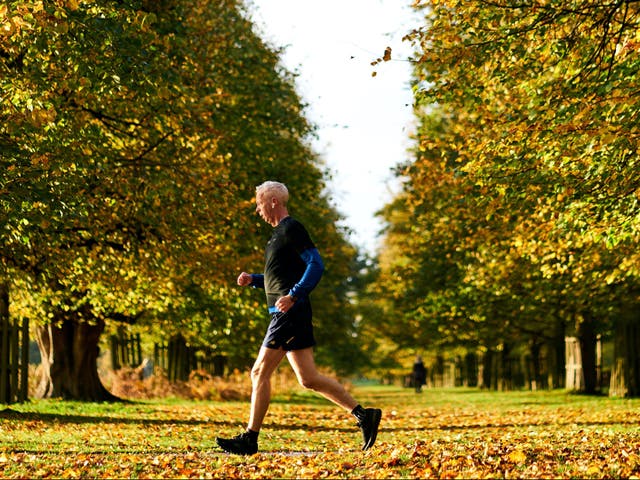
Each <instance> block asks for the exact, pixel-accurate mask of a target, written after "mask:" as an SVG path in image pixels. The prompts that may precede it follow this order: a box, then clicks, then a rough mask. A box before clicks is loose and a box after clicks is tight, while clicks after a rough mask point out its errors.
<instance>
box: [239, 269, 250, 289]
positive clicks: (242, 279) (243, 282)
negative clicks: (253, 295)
mask: <svg viewBox="0 0 640 480" xmlns="http://www.w3.org/2000/svg"><path fill="white" fill-rule="evenodd" d="M252 281H253V278H252V277H251V274H250V273H247V272H242V273H241V274H240V275H238V285H240V286H241V287H246V286H247V285H251V282H252Z"/></svg>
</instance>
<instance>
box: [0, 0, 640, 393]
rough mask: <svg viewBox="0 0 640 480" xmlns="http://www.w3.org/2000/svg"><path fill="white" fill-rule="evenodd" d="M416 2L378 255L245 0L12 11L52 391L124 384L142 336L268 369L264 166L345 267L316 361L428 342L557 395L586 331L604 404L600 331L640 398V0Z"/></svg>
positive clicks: (346, 361) (326, 289) (373, 355)
mask: <svg viewBox="0 0 640 480" xmlns="http://www.w3.org/2000/svg"><path fill="white" fill-rule="evenodd" d="M414 6H415V8H416V9H417V10H418V11H419V12H420V13H421V14H422V15H423V16H424V17H423V18H424V24H423V26H422V28H419V29H417V30H415V31H413V32H407V40H408V41H411V42H412V43H413V45H414V46H415V49H416V53H415V57H414V58H412V59H411V61H412V62H413V65H414V82H413V88H414V93H415V114H416V132H415V140H416V141H415V147H414V148H413V149H412V151H411V155H412V159H411V161H409V162H407V163H406V164H400V165H398V166H397V169H396V172H397V176H398V178H399V179H401V180H402V189H401V191H400V193H399V194H398V195H397V196H396V197H395V198H394V199H393V201H391V202H390V203H389V204H387V205H386V206H385V207H384V208H383V210H382V211H381V212H380V215H381V217H382V219H383V220H384V221H385V222H386V229H385V231H384V238H383V246H382V248H381V249H380V252H379V255H378V257H377V258H376V259H373V260H372V261H369V260H371V259H363V258H362V257H360V256H359V255H358V252H357V251H356V250H355V248H354V247H353V246H352V245H351V244H350V243H349V242H348V241H347V240H346V238H347V237H346V235H345V234H346V231H344V229H343V228H342V227H339V224H340V222H339V220H340V218H341V217H340V213H339V211H337V210H336V208H335V207H334V206H333V205H332V202H331V197H330V194H329V193H328V191H327V185H326V181H327V180H328V178H329V177H330V174H329V173H328V172H327V171H325V169H324V167H323V164H322V162H321V159H320V158H318V156H317V154H316V153H314V152H313V150H312V149H311V147H310V144H311V139H312V137H313V135H314V126H313V125H311V124H310V123H309V122H308V121H307V119H306V118H305V105H304V104H303V103H302V101H301V100H300V98H299V95H298V94H297V92H296V89H295V75H294V74H293V73H292V72H289V71H287V70H286V69H284V68H283V66H282V65H281V64H280V61H279V54H280V52H279V51H278V49H277V48H275V47H273V46H270V45H268V44H266V43H265V42H264V41H263V40H262V39H261V38H260V36H259V34H258V33H256V29H255V26H254V25H253V24H252V23H251V20H250V15H249V12H248V11H247V6H246V5H245V4H244V3H243V2H242V0H215V1H214V0H201V1H194V0H91V1H89V0H86V1H85V0H9V1H7V2H4V3H3V4H2V5H0V98H1V101H0V228H2V233H1V234H0V300H2V302H1V303H2V305H0V307H1V308H0V315H2V316H3V317H4V318H5V319H6V318H9V317H11V318H14V319H23V318H24V319H29V324H30V325H31V326H32V336H33V338H35V339H36V340H37V342H38V345H39V348H40V353H41V356H42V364H43V372H44V375H43V377H42V381H41V384H40V388H39V391H38V395H39V396H41V397H64V398H73V399H79V400H106V399H110V398H112V396H111V394H110V393H109V392H108V391H107V390H106V389H105V388H104V386H103V385H102V383H101V380H100V378H99V375H98V372H97V366H96V362H97V358H98V355H99V346H101V345H104V344H105V342H104V341H102V340H103V337H104V336H105V333H106V332H113V331H115V330H116V329H118V328H123V327H125V328H129V329H135V330H136V331H137V332H142V333H143V334H144V335H145V336H146V337H147V338H151V339H154V340H158V341H166V340H168V339H171V338H175V336H177V335H180V336H181V337H183V338H184V341H186V342H187V344H188V345H189V346H190V347H193V348H198V347H203V348H206V349H207V350H208V351H212V352H214V353H216V354H220V355H224V356H225V357H226V359H227V361H228V366H229V367H231V368H233V367H238V368H246V367H247V366H248V365H250V363H251V361H252V359H253V357H254V355H255V353H256V351H257V348H258V347H259V343H260V341H261V339H262V335H263V333H264V328H265V326H266V321H267V318H266V315H265V307H264V297H263V293H262V292H260V291H255V290H253V289H239V288H237V287H236V285H235V279H236V277H237V275H238V273H239V271H241V270H246V271H259V270H260V269H261V268H262V261H263V248H264V244H265V242H266V240H267V239H268V236H269V233H270V227H269V226H268V225H266V224H264V222H262V221H261V220H260V219H259V218H258V217H257V216H256V215H255V206H254V198H253V197H254V191H255V186H256V185H258V184H259V183H261V182H263V181H264V180H267V179H276V180H280V181H283V182H284V183H286V184H287V185H288V186H289V189H290V191H291V197H292V198H291V204H290V210H291V212H292V214H293V215H294V216H296V217H298V218H300V219H301V220H302V221H303V222H304V223H305V224H307V225H308V226H309V229H310V231H311V234H312V236H313V238H314V240H315V242H316V244H317V245H318V247H319V249H320V251H321V254H322V256H323V259H324V260H325V265H326V267H327V270H326V272H325V275H324V277H323V280H322V282H321V283H320V285H319V286H318V288H317V291H316V292H314V296H315V297H316V298H317V299H321V300H320V301H316V302H315V303H314V318H315V325H316V334H317V337H318V340H319V346H318V350H317V356H318V363H320V364H323V365H329V366H331V367H333V368H334V369H335V370H336V371H338V372H339V373H354V372H359V371H363V370H362V369H366V368H367V367H375V368H377V369H379V370H378V371H384V370H386V369H392V368H397V367H398V365H399V364H402V365H403V368H405V367H408V365H407V364H406V363H407V362H408V360H407V359H408V358H409V357H410V356H412V354H413V353H415V352H416V351H419V352H420V353H423V354H425V355H426V356H428V357H429V359H431V360H433V362H435V364H437V363H438V362H441V360H442V358H444V357H447V358H458V359H460V361H459V362H458V363H459V365H461V366H462V367H464V368H463V370H464V369H465V368H466V367H468V368H466V373H465V375H466V379H465V381H467V382H468V384H470V385H471V384H477V382H478V377H479V376H480V377H481V382H480V383H481V384H482V385H483V386H490V387H494V388H511V387H512V386H514V380H513V374H514V372H513V371H512V370H511V368H512V366H513V359H514V358H516V357H517V358H526V362H527V367H526V370H527V371H528V372H529V373H528V380H529V383H530V385H531V386H532V387H535V386H538V387H547V388H554V387H562V386H563V385H564V378H565V338H566V337H576V338H577V339H578V342H577V344H578V345H579V349H580V357H581V362H582V369H583V379H584V386H583V387H584V390H585V391H587V392H594V391H596V390H597V388H598V372H597V369H596V352H597V345H598V343H597V342H598V339H605V340H607V341H608V342H610V343H611V344H613V346H614V352H613V366H612V372H611V383H610V389H609V391H610V394H612V395H619V396H638V395H640V356H639V354H638V352H640V250H639V249H638V241H639V235H640V165H639V162H638V141H639V136H640V127H639V126H638V119H639V118H640V115H639V113H640V112H639V110H640V95H639V93H640V90H639V89H638V85H639V84H640V73H639V71H638V70H639V68H640V55H638V52H639V51H640V28H639V25H638V22H639V21H640V2H638V1H634V0H606V1H600V0H598V1H595V0H574V1H569V2H567V1H560V0H521V1H511V0H431V1H426V0H425V1H420V0H418V1H416V2H414ZM319 41H320V40H319ZM388 53H389V55H387V52H385V58H384V60H388V59H390V53H391V51H390V50H389V52H388ZM374 63H375V62H374ZM380 121H384V119H380ZM365 354H366V355H365ZM478 359H479V360H478ZM478 361H480V363H479V364H478V363H477V362H478ZM403 362H404V363H403ZM474 362H475V363H474ZM431 366H432V367H433V363H432V365H431ZM465 366H466V367H465ZM472 372H475V373H472ZM478 372H480V375H478ZM473 375H475V379H471V378H470V377H471V376H473Z"/></svg>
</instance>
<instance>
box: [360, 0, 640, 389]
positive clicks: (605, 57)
mask: <svg viewBox="0 0 640 480" xmlns="http://www.w3.org/2000/svg"><path fill="white" fill-rule="evenodd" d="M417 3H419V4H420V5H418V8H421V9H422V10H421V11H422V12H423V13H424V18H425V23H424V27H423V28H421V29H419V30H417V31H415V32H413V33H411V34H410V35H409V38H410V39H411V40H412V41H413V42H414V43H415V45H416V48H417V53H416V58H415V70H414V72H415V83H414V89H415V109H416V118H417V132H416V139H417V142H416V147H415V151H414V152H413V153H414V155H413V157H414V158H413V160H412V161H411V162H409V163H407V164H406V165H400V166H399V167H398V169H397V174H398V176H399V177H401V178H402V179H404V181H405V183H404V187H403V190H402V192H401V193H400V194H398V195H397V197H396V198H395V199H394V200H393V201H392V202H390V203H389V204H388V205H387V206H386V207H385V208H384V210H383V211H382V212H381V215H382V217H383V218H384V220H385V221H386V222H387V225H388V228H387V230H386V236H385V245H384V247H383V248H382V250H381V253H380V259H379V260H380V262H379V269H378V272H377V277H376V280H375V282H373V283H372V284H371V285H370V287H369V296H370V298H374V299H376V303H377V308H378V309H379V313H378V316H377V318H381V319H384V320H381V322H382V323H383V324H384V325H385V328H387V331H388V332H389V334H390V336H391V338H393V339H394V341H395V342H396V344H397V345H398V346H400V347H410V348H415V347H416V346H420V347H422V348H424V349H428V351H429V352H431V353H433V354H437V353H442V352H448V354H449V355H458V356H460V357H461V358H465V356H466V355H467V354H469V353H471V354H474V355H475V354H482V356H483V358H485V359H487V358H489V359H490V358H491V356H492V355H493V356H494V357H495V356H498V357H500V356H502V357H503V358H506V357H509V356H510V355H511V354H512V353H513V352H516V351H520V352H524V353H526V354H527V357H528V358H529V361H530V362H531V365H532V370H533V372H534V373H533V375H532V380H535V381H537V385H538V386H540V385H545V386H548V387H558V386H562V385H563V384H562V379H563V376H564V338H565V336H575V337H577V338H578V340H579V344H580V350H581V356H582V363H583V369H584V390H585V391H587V392H593V391H594V390H595V388H596V369H595V353H596V340H597V338H598V337H600V338H604V339H609V340H610V341H611V342H612V343H613V345H614V353H613V356H614V362H613V367H612V372H611V375H612V379H611V385H610V394H612V395H620V396H637V395H640V249H639V248H638V242H639V240H640V238H639V235H640V163H639V160H638V154H639V151H638V146H639V138H640V127H639V125H638V121H639V119H640V95H639V93H640V90H639V89H638V85H639V84H640V72H639V68H640V55H639V54H638V53H639V52H640V28H639V27H640V25H639V22H640V2H637V1H630V0H606V1H593V0H575V1H569V2H567V1H559V0H522V1H511V0H469V1H467V0H464V1H462V0H461V1H456V0H442V1H424V2H417ZM383 292H384V295H382V293H383ZM391 317H392V318H394V322H388V318H391ZM485 370H486V369H485ZM541 372H546V376H545V378H541V376H542V373H541ZM485 373H486V371H485ZM498 373H499V375H500V377H501V378H500V379H499V382H502V385H503V386H505V387H507V388H508V384H509V380H510V379H509V371H508V368H507V367H506V363H505V364H503V368H502V370H498ZM490 380H491V379H487V381H490ZM493 384H495V383H493ZM498 385H500V383H498Z"/></svg>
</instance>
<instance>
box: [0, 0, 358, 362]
mask: <svg viewBox="0 0 640 480" xmlns="http://www.w3.org/2000/svg"><path fill="white" fill-rule="evenodd" d="M0 26H1V28H2V34H0V70H2V75H0V91H2V92H3V93H2V97H1V98H2V103H1V105H0V146H1V147H2V148H1V154H0V155H1V156H0V192H1V193H2V194H1V195H0V223H1V224H2V225H3V227H2V228H3V234H2V236H0V238H1V240H0V265H1V266H2V270H0V274H2V275H3V276H8V277H9V278H11V280H12V305H11V308H12V315H15V316H28V317H30V318H33V319H36V320H38V321H39V322H41V323H42V322H47V321H49V320H50V319H52V318H54V317H55V318H62V317H65V318H71V317H72V318H77V319H80V320H82V319H83V318H82V317H81V315H82V314H81V313H80V312H81V311H83V312H85V313H84V315H85V316H84V320H88V321H91V320H92V318H94V319H95V318H106V319H109V318H123V319H128V320H129V321H131V322H132V321H134V319H138V324H139V325H140V326H141V327H145V328H148V329H149V331H150V332H152V333H153V335H155V336H156V337H157V338H158V339H163V338H166V337H167V336H168V335H171V334H173V333H176V332H178V331H180V332H183V333H184V334H185V336H186V337H187V338H188V339H189V341H190V342H191V343H193V344H205V345H212V346H214V347H215V348H217V349H218V350H219V351H220V352H222V353H225V354H228V355H230V356H231V357H232V358H236V359H238V362H240V363H242V364H243V365H244V363H245V362H246V361H247V357H249V356H250V355H253V353H254V352H253V348H254V347H255V345H256V343H257V341H259V339H260V338H261V337H262V334H263V329H264V327H265V315H264V314H263V312H264V307H263V298H261V297H260V298H259V297H258V296H255V295H250V294H249V293H248V292H242V293H240V292H239V291H238V290H237V289H235V288H234V284H235V278H236V276H237V274H238V273H239V272H240V271H241V270H250V269H254V270H258V269H260V268H261V256H262V244H263V243H265V242H266V240H267V238H268V229H267V228H266V227H265V226H263V225H259V223H258V219H257V217H255V216H254V208H255V207H254V206H253V205H252V202H253V195H254V188H255V185H257V184H259V183H261V182H263V181H264V180H266V179H271V178H273V179H277V180H281V181H283V182H285V183H286V184H287V185H288V186H289V188H290V190H291V193H292V197H293V199H294V200H293V203H294V205H295V206H296V210H299V212H300V217H301V218H302V220H303V221H304V220H306V221H308V222H309V223H310V224H312V225H313V229H311V230H312V232H311V233H312V235H313V236H314V239H315V240H316V242H317V243H318V246H319V248H320V250H321V252H322V253H323V256H325V258H326V259H327V263H328V265H329V266H330V268H329V271H328V274H327V276H326V278H325V279H324V280H323V287H322V289H324V290H322V289H321V290H320V292H321V294H325V293H327V292H328V291H332V292H334V293H333V294H332V295H330V296H329V300H328V301H327V302H326V303H325V305H324V306H323V308H324V309H326V310H325V312H323V313H324V315H323V316H324V317H325V318H331V319H333V323H329V324H328V325H327V326H328V327H329V328H331V329H334V330H335V334H336V335H339V333H340V332H341V331H344V330H346V329H348V328H349V326H348V323H349V321H348V318H347V317H346V316H345V315H344V314H342V313H337V312H343V311H344V309H343V308H341V307H342V305H343V304H344V300H345V297H344V292H341V291H340V285H341V283H342V282H343V280H342V278H344V277H347V276H348V275H349V265H350V263H351V258H352V257H353V256H354V255H355V252H354V250H353V248H352V247H351V246H350V245H348V243H347V242H346V241H345V239H344V236H343V235H342V232H341V231H339V230H338V229H337V228H336V227H335V220H337V218H338V215H337V213H336V212H335V211H334V210H333V208H332V207H331V206H330V202H329V198H328V197H327V196H326V194H324V193H323V192H324V191H325V185H324V179H323V172H322V170H321V169H320V168H319V166H318V163H319V162H318V161H317V158H316V157H315V155H314V154H313V152H312V151H311V150H310V148H309V146H308V137H309V135H311V134H312V133H313V127H312V126H310V125H309V124H308V122H307V121H306V119H305V118H304V116H303V109H304V106H303V105H302V104H301V102H300V100H299V98H298V96H297V93H296V91H295V88H294V85H293V77H292V75H291V74H289V73H288V72H285V71H283V69H282V68H281V66H280V65H279V63H278V62H279V58H278V52H275V51H273V50H272V49H270V48H269V47H268V46H267V45H265V44H264V42H263V41H262V40H261V39H260V38H259V37H257V36H256V35H255V33H254V32H253V29H252V25H251V23H250V22H249V21H248V20H247V19H246V15H245V14H244V11H243V6H242V4H241V3H240V2H239V1H237V0H225V1H223V2H214V1H205V2H192V1H188V0H165V1H162V2H152V1H146V0H144V1H134V0H127V1H124V2H121V1H118V2H116V1H108V0H102V1H97V2H85V1H77V0H68V1H59V2H34V1H27V0H24V1H23V0H20V1H17V0H14V1H11V2H8V3H5V4H3V5H2V6H0ZM296 213H297V211H296ZM335 292H337V293H335ZM319 296H320V295H319ZM83 305H84V306H85V308H83ZM87 306H88V307H89V308H86V307H87ZM87 312H88V313H87ZM249 345H251V347H249ZM249 348H252V351H251V352H248V349H249Z"/></svg>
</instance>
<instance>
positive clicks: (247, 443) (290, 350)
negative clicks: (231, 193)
mask: <svg viewBox="0 0 640 480" xmlns="http://www.w3.org/2000/svg"><path fill="white" fill-rule="evenodd" d="M288 200H289V192H288V190H287V187H286V186H285V185H284V184H282V183H280V182H273V181H268V182H264V183H263V184H262V185H259V186H258V187H257V188H256V212H257V213H258V215H260V217H262V219H263V220H264V221H266V222H267V223H269V224H270V225H271V226H272V227H274V230H273V233H272V235H271V238H270V240H269V242H268V243H267V246H266V248H265V268H264V274H249V273H246V272H242V273H241V274H240V275H239V276H238V285H240V286H252V287H256V288H264V290H265V293H266V296H267V305H268V307H269V314H270V315H271V322H270V323H269V327H268V329H267V333H266V335H265V337H264V340H263V342H262V347H261V348H260V352H259V353H258V358H257V359H256V361H255V363H254V365H253V368H252V369H251V384H252V392H251V410H250V416H249V424H248V427H247V430H246V431H245V432H242V433H241V434H239V435H237V436H235V437H233V438H217V439H216V440H217V443H218V445H219V446H220V447H221V448H222V449H223V450H225V451H226V452H229V453H235V454H244V455H250V454H254V453H256V452H257V451H258V435H259V433H260V428H261V427H262V422H263V420H264V417H265V415H266V414H267V410H268V408H269V402H270V400H271V376H272V374H273V372H274V371H275V369H276V367H277V366H278V364H279V363H280V362H281V361H282V359H283V358H284V357H285V356H286V357H287V360H289V364H290V365H291V367H292V368H293V371H294V372H295V374H296V377H297V379H298V381H299V382H300V385H302V386H303V387H304V388H307V389H310V390H313V391H315V392H318V393H319V394H321V395H322V396H324V397H325V398H327V399H328V400H331V401H332V402H333V403H335V404H336V405H338V406H340V407H342V408H344V409H345V410H346V411H348V412H351V414H352V415H353V416H354V417H355V418H356V420H357V422H358V426H359V427H360V429H361V430H362V437H363V444H362V449H363V450H368V449H369V448H371V447H372V446H373V444H374V443H375V441H376V437H377V435H378V426H379V425H380V419H381V417H382V411H381V410H380V409H377V408H363V407H362V406H361V405H360V404H359V403H358V402H356V400H354V399H353V397H352V396H351V395H350V394H349V393H348V392H347V391H346V390H345V388H344V387H343V386H342V385H341V384H340V383H338V382H337V381H336V380H335V379H333V378H330V377H327V376H324V375H322V374H321V373H320V372H318V370H317V369H316V365H315V362H314V359H313V346H314V345H315V344H316V341H315V338H314V336H313V326H312V323H311V316H312V314H311V303H310V300H309V294H310V293H311V291H312V290H313V289H314V287H315V286H316V285H317V284H318V282H319V281H320V277H321V276H322V273H323V271H324V264H323V262H322V258H321V257H320V254H319V252H318V250H317V248H316V247H315V245H314V244H313V242H312V241H311V238H310V237H309V234H308V233H307V230H306V229H305V228H304V226H303V225H302V224H301V223H300V222H298V221H297V220H295V219H293V218H291V217H290V216H289V212H288V209H287V202H288Z"/></svg>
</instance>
